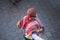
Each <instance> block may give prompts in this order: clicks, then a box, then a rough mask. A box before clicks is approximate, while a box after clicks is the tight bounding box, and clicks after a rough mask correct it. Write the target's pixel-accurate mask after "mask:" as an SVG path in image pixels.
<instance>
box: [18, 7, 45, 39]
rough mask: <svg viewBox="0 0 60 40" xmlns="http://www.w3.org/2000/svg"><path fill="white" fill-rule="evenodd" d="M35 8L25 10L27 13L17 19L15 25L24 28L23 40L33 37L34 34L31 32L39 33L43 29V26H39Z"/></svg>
mask: <svg viewBox="0 0 60 40" xmlns="http://www.w3.org/2000/svg"><path fill="white" fill-rule="evenodd" d="M36 16H37V14H36V9H35V8H29V9H28V10H27V15H26V16H24V17H23V18H22V19H21V20H19V21H18V23H17V26H18V27H19V28H20V29H25V32H24V37H25V40H30V39H33V38H34V36H33V35H32V34H37V35H39V33H40V32H43V31H44V28H43V29H42V28H41V25H40V23H39V22H38V20H37V19H36Z"/></svg>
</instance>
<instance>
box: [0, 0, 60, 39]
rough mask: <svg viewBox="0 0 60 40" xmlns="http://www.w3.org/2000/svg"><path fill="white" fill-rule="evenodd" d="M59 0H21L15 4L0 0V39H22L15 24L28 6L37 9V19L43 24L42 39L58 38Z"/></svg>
mask: <svg viewBox="0 0 60 40" xmlns="http://www.w3.org/2000/svg"><path fill="white" fill-rule="evenodd" d="M59 6H60V1H59V0H57V1H56V0H22V1H21V2H19V3H17V5H16V6H14V5H12V3H10V2H9V0H0V40H24V38H23V32H22V31H21V30H20V29H19V28H18V27H17V26H16V23H17V21H18V20H19V19H21V18H22V17H23V16H25V15H26V11H27V9H28V8H30V7H34V8H36V9H37V13H38V16H39V19H40V20H41V21H42V23H43V24H44V26H45V33H44V35H41V37H42V38H43V39H44V40H60V30H59V29H60V14H59V13H60V8H59Z"/></svg>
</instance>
